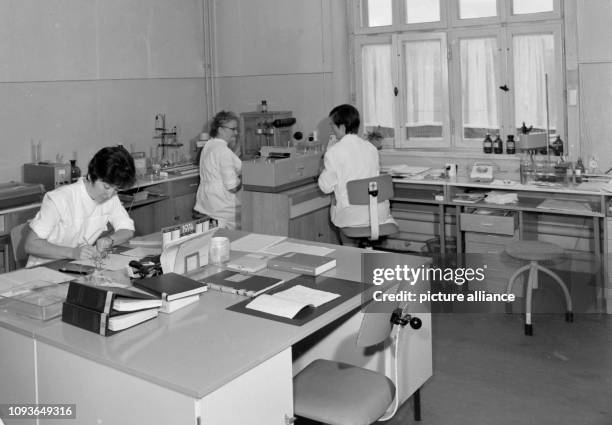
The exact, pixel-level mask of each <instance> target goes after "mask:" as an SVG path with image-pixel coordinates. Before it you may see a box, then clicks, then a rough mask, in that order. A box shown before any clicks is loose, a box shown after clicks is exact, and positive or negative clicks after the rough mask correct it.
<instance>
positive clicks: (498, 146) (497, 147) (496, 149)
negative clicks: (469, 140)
mask: <svg viewBox="0 0 612 425" xmlns="http://www.w3.org/2000/svg"><path fill="white" fill-rule="evenodd" d="M493 153H504V143H503V142H502V139H501V137H499V134H498V135H497V137H496V138H495V140H494V141H493Z"/></svg>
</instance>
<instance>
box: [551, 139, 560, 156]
mask: <svg viewBox="0 0 612 425" xmlns="http://www.w3.org/2000/svg"><path fill="white" fill-rule="evenodd" d="M552 148H553V152H554V154H555V155H556V156H563V140H561V136H557V138H556V139H555V141H554V142H553V144H552Z"/></svg>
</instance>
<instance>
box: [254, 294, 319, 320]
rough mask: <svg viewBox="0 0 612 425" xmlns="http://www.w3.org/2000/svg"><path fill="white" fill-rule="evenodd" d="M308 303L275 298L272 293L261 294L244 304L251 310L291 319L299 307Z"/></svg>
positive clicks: (301, 307) (298, 310)
mask: <svg viewBox="0 0 612 425" xmlns="http://www.w3.org/2000/svg"><path fill="white" fill-rule="evenodd" d="M307 306H308V304H305V303H301V302H295V301H291V300H286V299H284V298H277V297H275V296H274V295H268V294H261V295H260V296H258V297H257V298H255V299H254V300H253V301H251V302H250V303H248V304H247V305H246V308H250V309H251V310H257V311H263V312H264V313H268V314H274V315H275V316H281V317H286V318H287V319H293V318H294V317H295V315H296V314H298V313H299V312H300V310H301V309H303V308H304V307H307Z"/></svg>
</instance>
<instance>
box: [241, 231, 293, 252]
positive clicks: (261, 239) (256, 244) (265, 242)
mask: <svg viewBox="0 0 612 425" xmlns="http://www.w3.org/2000/svg"><path fill="white" fill-rule="evenodd" d="M285 239H287V237H286V236H273V235H264V234H262V233H251V234H248V235H246V236H243V237H241V238H240V239H236V240H235V241H234V242H232V244H231V250H232V251H244V252H257V251H263V250H264V249H266V248H268V247H270V246H272V245H274V244H277V243H279V242H282V241H284V240H285Z"/></svg>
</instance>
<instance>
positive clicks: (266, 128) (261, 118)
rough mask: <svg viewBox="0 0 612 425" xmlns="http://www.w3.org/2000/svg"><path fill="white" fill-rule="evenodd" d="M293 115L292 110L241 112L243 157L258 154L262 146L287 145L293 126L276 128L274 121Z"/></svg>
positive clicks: (251, 156)
mask: <svg viewBox="0 0 612 425" xmlns="http://www.w3.org/2000/svg"><path fill="white" fill-rule="evenodd" d="M291 116H292V114H291V112H290V111H276V112H243V113H241V114H240V146H241V148H242V156H243V159H244V158H253V157H255V156H257V154H258V153H259V149H260V148H261V147H262V146H287V143H288V142H289V141H290V140H291V135H292V133H291V131H292V130H291V129H292V127H291V126H290V127H280V128H275V127H274V126H272V122H274V120H277V119H284V118H291Z"/></svg>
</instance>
